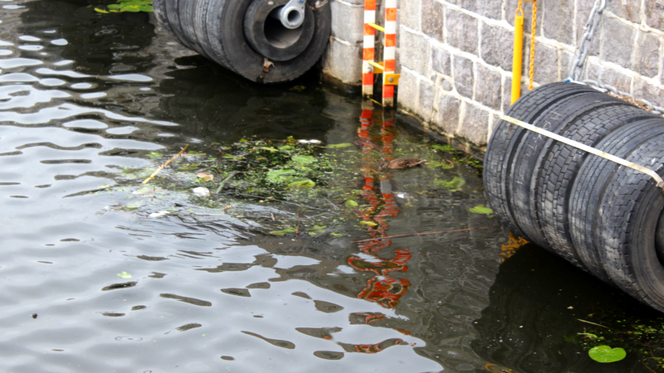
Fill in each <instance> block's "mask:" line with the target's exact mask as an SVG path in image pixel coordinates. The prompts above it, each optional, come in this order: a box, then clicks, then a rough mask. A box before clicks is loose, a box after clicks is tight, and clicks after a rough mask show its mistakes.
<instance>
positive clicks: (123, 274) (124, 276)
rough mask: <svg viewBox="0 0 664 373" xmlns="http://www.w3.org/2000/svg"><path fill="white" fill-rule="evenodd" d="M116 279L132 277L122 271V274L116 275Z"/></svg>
mask: <svg viewBox="0 0 664 373" xmlns="http://www.w3.org/2000/svg"><path fill="white" fill-rule="evenodd" d="M118 277H120V278H131V277H132V276H131V275H130V274H129V273H127V272H125V271H122V273H118Z"/></svg>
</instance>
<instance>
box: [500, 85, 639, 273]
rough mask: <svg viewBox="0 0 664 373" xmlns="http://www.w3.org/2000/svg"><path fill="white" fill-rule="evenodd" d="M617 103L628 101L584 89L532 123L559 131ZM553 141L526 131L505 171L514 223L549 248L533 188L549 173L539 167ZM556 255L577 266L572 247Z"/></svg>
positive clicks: (624, 104)
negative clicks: (542, 176) (586, 115)
mask: <svg viewBox="0 0 664 373" xmlns="http://www.w3.org/2000/svg"><path fill="white" fill-rule="evenodd" d="M617 105H620V106H626V105H629V104H628V103H626V102H624V101H622V100H619V99H617V98H614V97H611V96H609V95H607V94H604V93H601V92H597V91H595V92H583V93H580V94H578V95H574V96H571V97H566V98H565V99H562V100H559V101H558V102H556V103H555V104H552V105H550V106H549V107H548V108H547V109H546V110H545V111H544V112H543V113H542V114H541V115H540V116H539V117H538V118H537V119H536V120H535V121H534V122H533V123H532V124H533V125H535V126H536V127H540V128H544V129H546V130H548V131H550V132H553V133H556V134H561V133H563V132H565V131H566V130H567V129H568V128H569V127H570V126H571V125H573V124H574V123H575V122H576V121H577V120H578V119H579V118H581V117H583V116H584V115H585V114H586V113H589V112H592V111H593V110H597V109H600V108H602V107H607V106H617ZM554 142H555V141H554V140H552V139H549V138H548V137H545V136H542V135H540V134H538V133H535V132H532V131H527V132H525V133H524V135H523V137H522V138H521V141H520V143H519V144H517V145H515V149H514V157H513V160H512V162H513V163H512V164H511V166H510V168H509V170H510V172H509V173H508V178H509V182H510V183H511V185H510V189H509V191H510V194H509V195H508V196H507V198H509V201H510V206H511V211H512V214H513V215H514V219H515V222H516V224H517V226H518V227H519V228H520V229H521V231H522V232H523V233H524V234H525V235H526V238H527V239H528V240H530V241H531V242H534V243H536V244H537V245H539V246H540V247H543V248H545V249H548V250H551V246H550V245H549V243H548V242H547V240H546V238H545V237H544V234H543V233H542V230H541V227H540V223H539V216H538V210H537V204H536V201H537V195H536V191H537V187H538V183H539V180H540V176H541V175H542V174H546V173H548V170H543V169H542V163H543V158H544V157H545V156H546V154H547V153H548V151H549V149H550V147H551V146H552V145H553V143H554ZM558 254H559V255H561V256H563V258H565V259H567V260H569V261H570V262H571V263H572V264H574V265H576V266H580V263H579V262H578V260H577V258H576V255H575V254H574V250H573V248H572V247H563V248H561V250H560V251H558Z"/></svg>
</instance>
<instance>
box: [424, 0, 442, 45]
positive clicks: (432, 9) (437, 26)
mask: <svg viewBox="0 0 664 373" xmlns="http://www.w3.org/2000/svg"><path fill="white" fill-rule="evenodd" d="M422 32H424V33H425V34H427V35H429V36H431V37H432V38H434V39H436V40H439V41H442V40H443V4H441V3H439V2H438V1H436V0H422Z"/></svg>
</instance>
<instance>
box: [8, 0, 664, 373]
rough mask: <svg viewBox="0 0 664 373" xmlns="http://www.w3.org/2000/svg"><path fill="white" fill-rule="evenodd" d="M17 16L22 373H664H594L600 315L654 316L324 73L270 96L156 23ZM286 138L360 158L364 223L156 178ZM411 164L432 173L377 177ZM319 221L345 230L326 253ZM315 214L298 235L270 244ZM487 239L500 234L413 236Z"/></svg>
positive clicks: (16, 209) (15, 206)
mask: <svg viewBox="0 0 664 373" xmlns="http://www.w3.org/2000/svg"><path fill="white" fill-rule="evenodd" d="M0 5H1V6H2V8H1V10H0V19H1V21H2V22H1V23H0V55H1V57H0V69H1V74H0V227H1V228H0V230H1V231H2V245H1V247H2V249H1V250H0V279H1V281H2V285H3V286H2V291H0V311H1V312H0V325H1V326H2V333H1V334H0V370H1V371H3V372H14V373H19V372H30V373H34V372H153V373H156V372H177V371H181V372H226V371H228V372H265V371H275V372H340V371H344V372H390V373H392V372H408V373H411V372H441V371H445V372H487V371H491V372H520V373H525V372H641V371H644V372H645V371H648V370H647V369H646V368H645V367H644V366H643V365H642V364H641V360H642V359H643V358H644V356H640V355H638V354H637V352H636V351H629V352H628V358H627V359H626V360H625V361H623V362H620V363H615V364H610V365H600V364H598V363H595V362H593V361H592V360H590V359H589V358H588V357H587V355H586V353H585V351H584V350H583V348H582V346H581V345H580V344H579V343H578V341H579V340H580V339H579V336H578V333H582V332H584V330H585V329H584V327H585V326H587V325H589V324H583V323H582V322H580V321H579V320H578V319H584V320H585V319H591V320H597V316H596V315H609V316H606V317H605V318H604V319H602V320H603V321H602V322H605V321H607V317H608V322H611V323H613V324H612V325H615V323H616V322H618V321H619V320H620V318H621V317H623V316H622V315H623V314H625V313H626V314H629V315H639V316H640V317H641V318H642V319H643V320H645V321H644V322H646V323H647V322H653V321H652V320H654V319H653V318H654V316H655V315H653V314H652V313H648V311H647V310H645V309H644V308H643V307H640V306H638V305H636V304H634V302H632V301H631V300H630V299H628V298H627V297H625V296H623V295H622V294H620V293H618V292H617V291H615V290H613V289H611V288H609V287H607V286H605V285H603V284H601V283H599V282H598V281H596V280H594V279H593V278H591V277H590V276H587V275H585V274H583V273H581V272H579V271H578V270H576V269H574V268H573V267H571V266H570V265H568V264H567V263H565V262H563V261H562V260H559V259H557V258H556V257H554V256H551V255H550V254H548V253H546V252H544V251H542V250H541V249H539V248H537V247H532V246H525V247H523V248H522V249H520V250H519V251H518V252H517V253H516V254H515V255H513V256H511V257H510V255H511V251H510V250H509V247H503V246H502V245H503V244H504V243H506V242H507V237H506V236H505V235H504V234H503V232H502V231H501V229H500V227H499V226H498V224H497V222H496V221H495V220H494V219H492V218H491V217H489V216H486V215H482V214H474V213H471V212H470V211H469V209H471V208H472V207H474V206H477V205H481V204H484V203H486V201H485V200H484V197H483V192H482V188H481V185H482V181H481V179H480V178H479V177H478V173H477V171H476V170H475V169H473V168H472V167H468V166H467V165H465V164H463V162H454V161H453V162H452V164H453V165H454V167H452V168H448V169H443V168H442V166H441V165H442V164H443V163H446V162H447V161H445V159H452V158H453V155H450V154H447V153H445V152H440V151H433V150H432V149H433V148H432V144H433V143H430V142H426V141H424V140H423V139H421V136H419V135H418V134H416V133H413V132H412V131H410V130H408V129H407V128H405V127H403V126H402V125H401V124H400V120H399V118H397V119H396V121H394V122H393V121H391V120H390V116H389V113H386V114H387V116H386V117H384V116H383V114H382V113H381V112H380V111H376V112H374V113H373V115H372V114H371V113H370V112H368V111H365V112H363V111H362V107H361V102H360V101H359V100H358V99H357V98H353V97H350V98H349V97H345V96H343V95H342V94H341V93H340V92H336V91H335V90H334V88H331V87H325V86H323V85H321V84H319V83H318V77H317V76H316V74H315V73H313V74H310V75H309V76H307V77H304V78H303V79H300V80H298V81H296V82H293V83H291V84H288V85H278V86H260V85H255V84H250V83H249V82H246V81H244V80H242V79H240V78H238V77H236V76H234V75H232V74H229V73H227V72H225V71H224V70H222V69H221V68H219V67H216V66H213V65H209V64H207V63H206V62H205V60H203V59H200V58H198V57H191V56H188V52H187V51H186V50H183V49H182V48H180V47H179V46H178V45H177V43H175V42H174V40H173V39H172V38H170V37H169V36H168V35H166V34H165V33H164V32H163V31H161V30H159V29H157V28H155V25H154V20H153V19H152V18H151V17H150V16H149V15H147V14H114V15H100V14H97V13H95V12H94V11H93V10H92V9H91V8H89V7H87V5H88V4H87V3H86V2H85V1H73V0H72V1H47V0H42V1H2V2H0ZM360 117H362V119H360ZM288 136H294V137H295V138H296V139H318V140H321V141H323V143H324V144H339V143H351V144H353V145H352V147H350V148H344V149H345V150H344V151H349V152H350V153H348V154H347V157H348V159H349V160H350V159H351V158H352V159H355V160H359V161H358V162H359V163H357V164H355V163H353V164H352V165H353V167H356V169H355V170H353V169H350V166H348V167H346V168H344V171H343V172H345V177H348V176H349V175H350V178H349V179H348V180H350V181H349V184H350V185H348V186H347V188H348V190H349V192H353V191H355V192H354V194H351V195H352V198H354V199H355V200H356V201H357V202H359V203H360V207H361V209H360V211H361V212H363V213H360V214H353V213H349V212H346V210H344V209H343V208H341V209H339V210H337V209H336V208H335V207H333V206H332V203H329V204H328V203H326V202H325V201H320V203H319V204H316V205H315V206H312V207H315V209H312V208H302V207H298V206H293V205H286V204H283V203H280V202H278V201H269V200H268V201H265V200H263V202H261V201H260V200H258V199H251V198H250V199H242V200H239V199H237V198H236V197H233V196H231V195H223V196H219V197H217V196H215V197H214V199H215V201H216V202H217V203H218V204H220V205H224V206H226V205H230V206H233V207H232V208H231V209H230V210H223V209H218V208H216V209H215V208H209V207H206V202H205V201H202V200H200V199H196V198H194V197H192V196H191V193H189V192H187V190H186V189H185V190H184V191H183V192H182V191H181V192H177V193H176V192H173V191H170V190H168V189H167V188H166V189H155V190H153V191H152V192H149V193H147V192H145V190H143V191H141V189H140V188H141V186H140V181H141V179H142V178H138V177H136V176H135V172H136V171H135V170H145V169H154V167H155V166H156V165H158V164H160V163H163V162H164V161H165V160H166V159H168V158H169V157H170V156H172V155H174V154H175V153H177V152H178V151H179V150H180V148H182V147H183V146H184V145H185V144H190V147H191V149H192V150H195V151H198V152H202V153H206V154H208V155H211V156H214V155H215V154H216V153H215V152H216V150H215V149H217V148H218V147H219V146H223V145H224V144H231V143H233V142H236V141H239V140H240V139H243V138H247V139H252V141H253V140H256V139H285V138H287V137H288ZM152 152H160V153H162V154H164V155H165V156H164V157H162V158H156V159H155V158H150V157H149V156H148V155H149V154H150V153H152ZM328 152H329V153H334V152H337V153H336V154H337V155H336V156H337V157H340V158H339V159H340V160H341V162H343V160H344V158H343V157H344V154H343V153H339V151H338V150H328ZM399 156H403V157H425V158H428V159H427V160H428V161H429V166H418V167H416V168H412V169H408V170H390V171H388V170H385V169H380V168H379V167H378V166H377V164H376V163H375V162H374V161H372V160H375V159H389V158H391V157H399ZM196 157H199V158H202V159H206V157H207V156H195V155H189V156H186V160H188V161H191V160H196V159H198V158H196ZM372 157H373V158H372ZM435 162H440V164H437V163H435ZM447 163H448V164H450V163H449V162H447ZM350 164H351V162H350V161H349V165H350ZM132 170H133V171H132ZM132 175H134V176H132ZM169 175H171V176H172V175H174V174H173V170H172V169H167V170H165V171H164V174H163V177H164V178H166V179H167V178H168V177H170V176H169ZM173 177H174V176H173ZM455 177H457V178H459V179H462V180H463V181H464V184H462V185H461V184H459V183H456V184H449V182H451V181H452V180H454V178H455ZM339 180H341V179H339ZM343 180H346V179H343ZM175 181H180V182H181V181H182V180H174V182H175ZM191 182H192V183H193V181H191ZM344 182H346V181H344ZM445 182H448V184H445ZM160 185H164V184H160ZM193 186H195V185H193V184H192V187H193ZM101 188H105V189H101ZM349 198H350V197H349ZM137 202H138V205H134V206H135V207H133V208H127V206H128V205H132V204H136V203H137ZM168 209H170V210H169V211H170V214H168V215H166V216H161V217H157V216H156V215H152V214H153V213H155V212H158V211H162V210H168ZM236 211H237V212H236ZM317 214H318V215H320V214H327V215H323V216H326V217H327V218H329V219H330V220H331V221H330V224H328V225H330V226H331V225H334V224H336V227H344V229H343V230H342V231H335V232H326V233H324V234H320V235H316V236H315V237H312V236H311V235H309V234H308V233H306V231H305V226H306V224H307V223H306V221H305V219H309V218H311V219H313V217H314V216H315V215H317ZM358 215H359V216H358ZM294 216H295V218H294ZM297 218H299V219H301V220H302V221H303V223H302V225H303V228H302V229H303V232H302V233H301V234H298V235H297V236H296V235H295V234H292V233H291V234H287V235H285V236H281V237H280V236H273V235H269V234H267V233H266V232H268V231H270V230H273V229H275V227H278V223H279V221H278V220H279V219H282V221H294V220H293V219H296V220H297ZM289 219H290V220H289ZM334 219H341V220H339V221H340V222H337V223H334V222H333V220H334ZM360 220H364V221H365V222H369V223H371V224H369V225H366V226H365V225H360V224H359V221H360ZM278 228H280V227H278ZM469 228H483V229H475V230H466V231H462V232H456V233H447V234H438V235H421V236H412V235H411V234H414V233H422V232H441V231H450V230H464V229H469ZM298 231H299V228H298ZM298 233H299V232H298ZM332 233H335V234H332ZM386 235H388V236H394V235H411V236H409V237H404V238H394V239H392V240H383V239H380V238H381V237H383V236H386ZM371 238H374V239H373V240H370V241H362V242H354V241H359V240H367V239H371ZM508 257H509V258H508ZM505 258H508V259H507V260H504V259H505ZM503 260H504V262H503ZM593 317H595V318H593Z"/></svg>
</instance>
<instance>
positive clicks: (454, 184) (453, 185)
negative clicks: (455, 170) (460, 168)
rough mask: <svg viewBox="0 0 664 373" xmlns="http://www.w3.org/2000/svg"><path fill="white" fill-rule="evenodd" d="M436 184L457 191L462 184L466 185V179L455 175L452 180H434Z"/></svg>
mask: <svg viewBox="0 0 664 373" xmlns="http://www.w3.org/2000/svg"><path fill="white" fill-rule="evenodd" d="M434 183H435V184H436V185H440V186H442V187H443V188H446V189H449V190H451V191H457V190H459V189H461V188H462V187H463V186H464V185H466V180H464V179H462V178H460V177H458V176H455V177H453V178H452V180H449V181H445V180H436V181H434Z"/></svg>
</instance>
